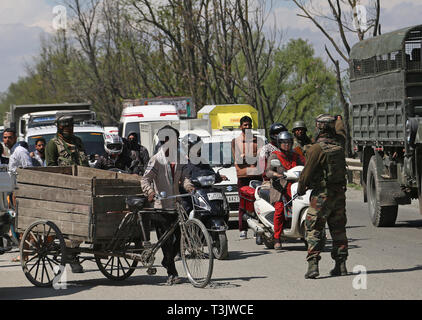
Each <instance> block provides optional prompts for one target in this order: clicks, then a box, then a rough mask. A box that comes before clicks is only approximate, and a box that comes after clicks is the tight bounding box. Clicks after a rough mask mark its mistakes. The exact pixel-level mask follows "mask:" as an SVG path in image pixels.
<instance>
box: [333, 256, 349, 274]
mask: <svg viewBox="0 0 422 320" xmlns="http://www.w3.org/2000/svg"><path fill="white" fill-rule="evenodd" d="M330 275H331V276H333V277H338V276H347V269H346V260H344V259H337V260H336V264H335V266H334V269H333V270H331V271H330Z"/></svg>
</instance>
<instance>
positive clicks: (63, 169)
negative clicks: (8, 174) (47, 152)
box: [18, 166, 73, 175]
mask: <svg viewBox="0 0 422 320" xmlns="http://www.w3.org/2000/svg"><path fill="white" fill-rule="evenodd" d="M19 170H31V171H38V172H50V173H59V174H66V175H72V172H73V167H72V166H69V167H28V168H25V169H18V174H19Z"/></svg>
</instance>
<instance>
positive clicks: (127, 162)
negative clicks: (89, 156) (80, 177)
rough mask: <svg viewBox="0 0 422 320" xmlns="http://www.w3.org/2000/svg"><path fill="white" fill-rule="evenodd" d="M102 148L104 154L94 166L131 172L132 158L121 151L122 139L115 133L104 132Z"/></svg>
mask: <svg viewBox="0 0 422 320" xmlns="http://www.w3.org/2000/svg"><path fill="white" fill-rule="evenodd" d="M104 150H105V152H106V155H104V156H100V158H99V159H98V161H97V163H96V164H95V168H97V169H103V170H110V169H114V168H116V169H120V170H123V171H127V172H128V173H133V172H132V171H133V168H132V160H131V158H130V157H129V154H128V153H123V140H122V138H120V137H119V136H118V135H115V134H104Z"/></svg>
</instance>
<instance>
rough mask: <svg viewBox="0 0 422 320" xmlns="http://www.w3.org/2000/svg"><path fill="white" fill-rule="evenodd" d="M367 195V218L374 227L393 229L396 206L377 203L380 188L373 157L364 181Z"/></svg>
mask: <svg viewBox="0 0 422 320" xmlns="http://www.w3.org/2000/svg"><path fill="white" fill-rule="evenodd" d="M366 188H367V195H368V207H369V216H370V218H371V221H372V224H373V225H374V226H375V227H393V226H394V225H395V223H396V219H397V211H398V205H395V206H381V204H380V202H379V193H380V191H381V190H380V187H379V182H378V175H377V163H376V159H375V156H373V157H372V158H371V160H370V161H369V165H368V175H367V180H366Z"/></svg>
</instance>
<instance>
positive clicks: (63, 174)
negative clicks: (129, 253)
mask: <svg viewBox="0 0 422 320" xmlns="http://www.w3.org/2000/svg"><path fill="white" fill-rule="evenodd" d="M15 195H16V213H17V219H16V227H17V230H18V231H19V232H21V233H24V234H23V237H22V241H21V246H20V247H21V248H20V249H21V260H22V267H23V270H24V272H25V275H26V276H27V278H28V279H29V280H30V281H31V282H32V283H33V284H34V285H36V286H42V287H45V286H51V285H52V284H53V280H54V278H57V275H58V274H59V273H60V271H63V268H64V266H65V265H66V263H67V262H70V260H69V259H70V258H69V257H72V255H73V256H75V255H78V254H80V253H84V252H89V253H94V254H95V252H97V251H98V250H100V248H101V245H102V244H104V243H108V242H109V241H110V240H111V239H112V238H113V236H114V233H115V231H116V229H117V228H118V226H119V224H120V222H121V220H122V219H123V217H124V216H125V213H127V209H126V204H125V200H126V198H127V196H131V195H132V196H141V195H142V191H141V185H140V177H138V176H133V175H129V174H123V173H117V172H112V171H104V170H98V169H94V168H86V167H81V166H70V167H46V168H40V167H35V168H27V169H18V176H17V190H16V191H15ZM138 236H139V239H137V240H138V241H137V243H139V242H140V241H141V235H140V233H139V234H138ZM82 242H84V243H85V244H90V246H89V248H85V247H86V246H84V247H80V244H81V243H82ZM42 247H44V248H42ZM34 251H37V252H36V254H34ZM51 253H53V254H51ZM98 253H100V251H98ZM40 257H41V258H40ZM95 257H96V258H97V257H98V255H96V256H95ZM31 258H33V259H34V260H33V261H34V264H32V263H31V261H29V263H28V260H30V259H31ZM40 259H41V261H39V260H40ZM116 259H117V260H116V264H117V265H118V264H120V263H122V261H120V260H119V259H118V258H116ZM96 260H98V261H97V264H98V263H100V264H101V265H103V264H102V263H101V261H100V259H96ZM35 261H36V262H38V264H36V263H35ZM113 262H114V261H113ZM126 262H127V260H126V261H125V264H126ZM136 264H137V261H132V263H129V267H128V268H127V270H122V274H119V275H118V276H117V277H115V276H113V275H112V274H110V272H107V270H105V268H100V270H101V271H102V272H103V273H104V274H105V275H106V276H107V277H109V278H112V279H115V280H122V279H124V278H127V277H128V276H130V274H132V273H133V271H134V268H135V267H136ZM31 268H32V269H31ZM46 269H48V270H46ZM60 269H61V270H60ZM53 271H54V272H53ZM124 271H127V272H124Z"/></svg>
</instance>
